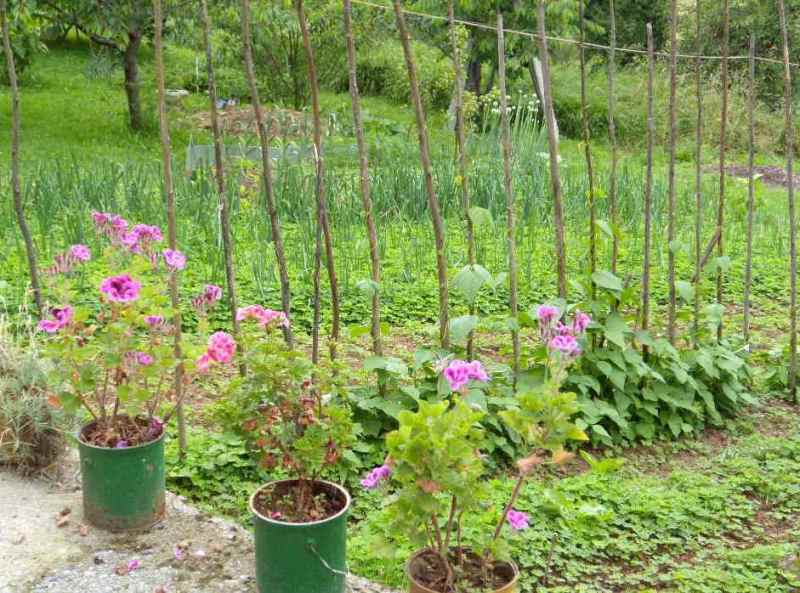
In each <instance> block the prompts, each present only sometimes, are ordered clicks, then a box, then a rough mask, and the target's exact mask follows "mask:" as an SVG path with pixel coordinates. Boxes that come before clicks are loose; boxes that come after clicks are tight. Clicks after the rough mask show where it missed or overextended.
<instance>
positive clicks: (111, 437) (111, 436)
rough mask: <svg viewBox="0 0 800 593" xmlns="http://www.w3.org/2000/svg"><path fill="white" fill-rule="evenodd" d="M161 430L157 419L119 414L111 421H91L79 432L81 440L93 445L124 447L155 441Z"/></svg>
mask: <svg viewBox="0 0 800 593" xmlns="http://www.w3.org/2000/svg"><path fill="white" fill-rule="evenodd" d="M163 432H164V428H163V426H162V424H161V423H160V422H158V421H155V420H153V421H151V420H149V419H147V418H130V417H128V416H122V415H120V416H117V417H116V418H115V419H114V420H113V421H112V419H111V418H107V419H106V420H105V421H99V420H98V421H97V422H92V423H91V424H89V425H88V426H87V427H86V428H84V429H83V431H82V432H81V440H82V441H83V442H84V443H88V444H90V445H94V446H95V447H104V448H108V449H125V448H129V447H136V446H138V445H144V444H146V443H150V442H152V441H155V440H156V439H157V438H158V437H160V436H161V434H162V433H163Z"/></svg>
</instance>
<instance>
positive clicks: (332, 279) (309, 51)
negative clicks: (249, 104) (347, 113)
mask: <svg viewBox="0 0 800 593" xmlns="http://www.w3.org/2000/svg"><path fill="white" fill-rule="evenodd" d="M296 8H297V19H298V21H299V22H300V31H301V33H302V35H303V46H304V47H305V51H306V61H307V62H308V82H309V86H310V88H311V113H312V116H313V119H314V149H315V153H316V154H315V155H314V156H315V161H316V169H317V183H316V193H317V215H318V218H319V225H320V227H321V228H322V238H323V240H324V244H325V260H326V265H327V269H328V282H329V284H330V291H331V334H330V344H329V345H328V346H329V350H330V355H331V360H335V359H336V346H337V344H338V342H339V329H340V328H339V326H340V321H339V316H340V315H339V282H338V279H337V277H336V266H335V262H334V257H333V235H332V233H331V223H330V218H329V215H328V200H327V196H326V186H325V157H324V153H323V146H322V115H321V113H320V107H319V81H318V80H317V65H316V62H315V60H314V48H313V47H312V45H311V34H310V33H309V30H308V21H307V20H306V12H305V8H304V6H303V0H297V4H296Z"/></svg>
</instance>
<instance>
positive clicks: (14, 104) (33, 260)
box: [0, 0, 44, 317]
mask: <svg viewBox="0 0 800 593" xmlns="http://www.w3.org/2000/svg"><path fill="white" fill-rule="evenodd" d="M0 21H2V23H0V25H2V29H3V53H4V55H5V58H6V59H5V61H6V69H7V71H8V85H9V88H10V89H11V195H12V198H13V201H14V212H15V214H16V217H17V225H18V226H19V231H20V233H22V240H23V242H24V243H25V255H26V256H27V259H28V273H29V274H30V278H31V288H32V289H33V300H34V302H35V303H36V309H37V313H38V314H39V316H40V317H42V316H44V303H43V300H42V289H41V285H40V284H39V264H38V262H37V257H36V247H35V246H34V245H33V238H32V237H31V231H30V228H29V227H28V221H27V220H26V218H25V208H24V206H23V204H22V188H21V187H20V180H19V168H20V167H19V154H20V127H21V117H22V116H21V113H20V98H19V85H18V83H17V67H16V64H15V62H14V52H13V50H12V48H11V31H10V29H11V27H10V25H9V23H8V6H7V0H0Z"/></svg>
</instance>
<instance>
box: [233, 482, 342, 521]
mask: <svg viewBox="0 0 800 593" xmlns="http://www.w3.org/2000/svg"><path fill="white" fill-rule="evenodd" d="M299 481H300V480H298V479H297V478H288V479H286V480H274V481H272V482H267V483H266V484H263V485H262V486H260V487H259V488H257V489H256V491H255V492H253V494H252V495H251V496H250V502H249V504H248V506H249V507H250V512H251V513H253V514H254V515H255V516H256V517H258V518H259V519H261V520H262V521H265V522H266V523H271V524H273V525H280V526H281V527H308V526H310V525H322V524H323V523H328V522H329V521H333V520H335V519H338V518H339V517H341V516H342V515H344V514H345V513H347V511H349V510H350V505H351V504H352V502H353V500H352V498H351V497H350V493H349V492H348V491H347V488H345V487H344V486H341V485H340V484H337V483H335V482H329V481H328V480H309V481H310V482H314V483H315V484H325V485H327V486H331V487H333V488H334V489H335V490H338V491H339V492H341V493H342V494H344V500H345V504H344V506H343V507H342V509H341V510H340V511H339V512H338V513H336V514H335V515H331V516H330V517H325V518H324V519H320V520H319V521H306V522H305V523H290V522H289V521H278V520H276V519H270V518H269V517H265V516H264V515H262V514H261V513H259V512H258V510H257V509H256V505H255V501H256V496H258V495H259V494H260V493H261V491H262V490H264V489H266V488H268V487H273V488H274V487H275V486H277V485H278V484H286V483H288V482H299Z"/></svg>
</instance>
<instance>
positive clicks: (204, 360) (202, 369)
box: [195, 352, 214, 374]
mask: <svg viewBox="0 0 800 593" xmlns="http://www.w3.org/2000/svg"><path fill="white" fill-rule="evenodd" d="M213 363H214V359H213V358H211V356H210V355H209V354H208V352H205V353H204V354H203V355H202V356H200V358H198V359H197V362H196V363H195V364H196V365H197V372H198V373H200V374H205V373H207V372H208V369H210V368H211V365H212V364H213Z"/></svg>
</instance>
